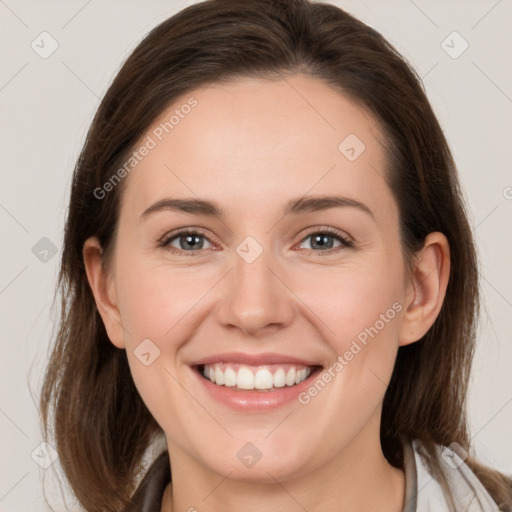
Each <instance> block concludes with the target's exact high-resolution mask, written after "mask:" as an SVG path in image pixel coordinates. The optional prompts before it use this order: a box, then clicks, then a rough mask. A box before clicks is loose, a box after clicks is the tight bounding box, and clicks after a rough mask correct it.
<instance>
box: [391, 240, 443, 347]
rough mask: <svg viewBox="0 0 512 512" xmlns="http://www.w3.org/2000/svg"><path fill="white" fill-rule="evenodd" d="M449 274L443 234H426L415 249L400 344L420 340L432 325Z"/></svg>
mask: <svg viewBox="0 0 512 512" xmlns="http://www.w3.org/2000/svg"><path fill="white" fill-rule="evenodd" d="M449 277H450V247H449V244H448V240H447V238H446V236H445V235H443V234H442V233H439V232H435V233H430V234H429V235H428V236H427V237H426V238H425V243H424V245H423V248H422V249H421V250H420V251H419V252H418V254H417V255H416V258H415V261H414V267H413V269H412V272H411V274H410V283H409V289H408V291H407V297H406V301H405V306H406V307H405V308H404V309H405V313H404V316H403V320H402V325H401V329H400V345H409V344H410V343H413V342H415V341H418V340H419V339H421V338H422V337H423V336H424V335H425V334H426V333H427V331H428V330H429V329H430V327H431V326H432V325H433V324H434V322H435V320H436V318H437V316H438V315H439V312H440V311H441V307H442V305H443V302H444V298H445V295H446V288H447V286H448V280H449Z"/></svg>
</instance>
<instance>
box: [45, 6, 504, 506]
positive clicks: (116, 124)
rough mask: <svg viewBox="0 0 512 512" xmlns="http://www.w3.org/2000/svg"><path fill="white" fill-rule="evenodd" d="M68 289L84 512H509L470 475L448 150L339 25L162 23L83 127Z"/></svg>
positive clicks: (420, 107)
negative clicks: (153, 453)
mask: <svg viewBox="0 0 512 512" xmlns="http://www.w3.org/2000/svg"><path fill="white" fill-rule="evenodd" d="M304 244H306V247H304ZM194 245H197V247H195V246H194ZM60 284H61V287H62V290H63V292H64V293H63V295H62V297H63V309H62V311H63V313H62V318H61V323H60V330H59V333H58V336H57V340H56V344H55V348H54V351H53V354H52V356H51V360H50V363H49V367H48V372H47V375H46V380H45V383H44V389H43V394H42V397H41V407H42V409H41V414H42V417H43V420H44V428H45V432H46V433H47V432H48V431H49V426H50V425H51V426H52V427H53V430H54V436H55V441H54V444H55V445H56V448H57V450H58V453H59V457H60V462H61V465H62V467H63V468H64V470H65V473H66V476H67V478H68V480H69V482H70V485H71V487H72V489H73V491H74V493H75V495H76V496H77V498H78V500H79V502H80V503H81V505H82V506H83V507H84V508H85V510H88V511H89V510H90V511H93V510H103V511H107V510H108V511H111V510H112V511H113V510H125V511H134V510H144V511H149V510H155V511H158V510H161V511H163V512H170V511H177V510H199V511H203V510H209V511H217V510H235V509H243V510H249V511H250V510H262V509H266V510H287V511H290V510H308V511H314V510H319V509H322V510H323V511H325V510H350V511H359V510H364V511H367V510H379V511H407V512H412V511H417V512H424V511H426V510H443V511H444V510H457V511H459V510H465V511H466V510H479V511H488V510H512V491H511V482H510V480H509V479H507V478H506V477H505V476H504V475H501V474H500V473H498V472H496V471H493V470H492V469H490V468H487V467H484V466H482V465H481V464H479V463H478V462H477V461H476V460H475V459H473V458H472V457H470V456H468V452H469V451H470V446H469V435H468V431H467V426H466V410H465V402H466V394H467V384H468V377H469V370H470V366H471V360H472V354H473V348H474V341H475V320H476V315H477V313H478V286H477V263H476V257H475V250H474V245H473V241H472V237H471V229H470V227H469V225H468V221H467V218H466V214H465V209H464V205H463V202H462V199H461V193H460V190H459V185H458V181H457V175H456V170H455V166H454V163H453V160H452V157H451V154H450V151H449V148H448V146H447V143H446V140H445V137H444V135H443V132H442V130H441V128H440V126H439V124H438V122H437V120H436V118H435V116H434V114H433V112H432V109H431V107H430V105H429V102H428V100H427V98H426V96H425V94H424V92H423V90H422V88H421V86H420V83H419V80H418V78H417V77H416V75H415V73H414V71H413V70H411V68H410V67H409V66H408V65H407V64H406V63H405V61H404V60H403V58H402V57H401V56H400V55H398V53H397V52H396V50H394V48H393V47H391V46H390V45H389V43H387V42H386V41H385V40H384V39H383V38H382V36H380V35H379V34H378V33H377V32H375V31H374V30H373V29H371V28H370V27H368V26H366V25H364V24H363V23H361V22H360V21H358V20H356V19H355V18H353V17H352V16H350V15H349V14H347V13H345V12H344V11H342V10H340V9H339V8H336V7H334V6H331V5H326V4H321V3H310V2H308V1H305V0H280V1H277V2H276V1H270V0H257V1H254V2H243V1H239V0H234V1H226V0H212V1H207V2H201V3H198V4H195V5H192V6H190V7H188V8H186V9H184V10H183V11H181V12H179V13H178V14H177V15H175V16H173V17H172V18H170V19H168V20H167V21H165V22H164V23H162V24H161V25H159V26H158V27H156V28H155V29H154V30H153V31H152V32H151V33H150V34H149V35H148V36H147V37H146V38H145V39H144V40H143V41H142V42H141V43H140V44H139V46H138V47H137V48H136V49H135V51H134V52H133V53H132V55H131V56H130V57H129V58H128V59H127V61H126V62H125V64H124V65H123V67H122V69H121V70H120V72H119V73H118V75H117V77H116V79H115V80H114V82H113V84H112V85H111V87H110V89H109V90H108V92H107V94H106V96H105V98H104V99H103V101H102V104H101V105H100V107H99V109H98V112H97V114H96V116H95V119H94V121H93V123H92V126H91V128H90V130H89V134H88V137H87V141H86V143H85V146H84V149H83V151H82V153H81V155H80V158H79V161H78V163H77V166H76V169H75V174H74V180H73V186H72V192H71V198H70V206H69V214H68V219H67V224H66V232H65V241H64V250H63V255H62V266H61V273H60ZM162 436H163V438H164V439H165V449H164V450H163V452H162V453H161V454H160V455H159V456H158V457H157V459H156V460H155V461H154V462H153V464H152V466H151V468H150V469H149V471H148V472H147V473H146V474H145V478H144V480H143V481H142V482H139V480H140V477H141V476H143V475H142V474H143V469H144V463H143V461H144V456H145V455H147V453H148V449H149V448H150V446H152V443H153V442H154V441H157V440H158V439H159V438H160V439H161V438H162ZM171 475H172V480H171ZM136 488H137V489H136ZM135 489H136V490H135ZM134 491H135V492H134Z"/></svg>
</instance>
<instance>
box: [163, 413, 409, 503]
mask: <svg viewBox="0 0 512 512" xmlns="http://www.w3.org/2000/svg"><path fill="white" fill-rule="evenodd" d="M375 426H377V427H378V426H379V424H378V422H377V425H367V427H368V428H367V429H365V430H363V431H361V432H360V433H359V435H357V436H356V437H355V438H354V439H352V441H351V442H350V443H349V444H348V445H347V446H346V447H344V448H343V450H341V451H340V452H337V453H333V456H332V457H331V458H330V459H329V460H327V461H326V462H325V463H324V464H323V465H322V466H320V467H315V468H311V470H310V471H308V472H307V473H301V474H300V475H298V476H294V477H291V478H289V479H286V480H281V481H277V480H276V479H274V478H272V477H271V476H270V472H269V479H267V481H266V482H265V483H262V482H260V481H258V482H256V481H255V482H247V481H241V480H236V479H233V478H230V477H229V474H227V475H220V474H218V473H216V472H214V471H212V470H210V469H208V468H205V467H204V466H203V465H201V464H199V463H198V462H197V460H194V459H192V458H191V457H190V456H188V455H187V454H186V453H185V452H183V451H180V449H179V448H178V447H175V446H170V449H169V455H170V460H171V467H172V469H173V472H172V475H173V476H172V480H173V482H172V487H171V484H169V485H168V487H167V489H166V491H165V494H164V498H163V503H162V512H173V511H178V510H186V511H191V512H193V511H194V510H197V511H200V512H220V511H224V512H226V511H228V512H230V511H235V510H241V509H242V510H244V512H256V511H261V510H272V511H276V512H281V511H283V512H285V511H286V512H290V511H297V512H303V511H304V510H307V511H308V512H320V511H321V512H331V511H332V512H335V511H336V512H339V511H340V510H349V511H351V512H363V511H365V512H368V511H369V510H379V512H388V511H389V512H400V511H401V510H402V507H403V502H404V495H405V477H404V473H403V471H401V470H399V469H396V468H394V467H393V466H391V465H390V464H389V463H388V462H387V460H386V458H385V457H384V455H383V453H382V449H381V446H380V440H379V436H378V428H377V430H376V429H375Z"/></svg>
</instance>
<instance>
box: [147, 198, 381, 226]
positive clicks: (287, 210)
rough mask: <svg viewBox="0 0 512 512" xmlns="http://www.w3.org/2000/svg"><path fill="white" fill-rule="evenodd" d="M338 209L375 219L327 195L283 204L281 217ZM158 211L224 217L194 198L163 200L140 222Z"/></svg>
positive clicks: (216, 208)
mask: <svg viewBox="0 0 512 512" xmlns="http://www.w3.org/2000/svg"><path fill="white" fill-rule="evenodd" d="M339 207H351V208H357V209H359V210H361V211H363V212H365V213H367V214H368V215H370V217H372V218H373V219H375V216H374V214H373V212H372V211H371V210H370V208H368V206H366V205H365V204H364V203H361V202H360V201H356V200H355V199H351V198H348V197H341V196H327V195H325V196H324V195H322V196H307V197H299V198H296V199H291V200H290V201H288V202H287V203H286V204H285V207H284V210H283V215H284V216H287V215H300V214H305V213H310V212H318V211H323V210H328V209H330V208H339ZM160 211H175V212H182V213H189V214H191V215H198V216H201V215H202V216H207V217H219V218H220V219H223V218H224V217H225V212H224V210H223V209H222V208H221V207H220V205H219V204H217V203H215V202H214V201H207V200H204V199H195V198H165V199H161V200H160V201H157V202H156V203H154V204H152V205H151V206H150V207H149V208H148V209H147V210H145V211H144V213H142V215H141V220H142V219H143V218H145V217H147V216H149V215H150V214H152V213H155V212H160Z"/></svg>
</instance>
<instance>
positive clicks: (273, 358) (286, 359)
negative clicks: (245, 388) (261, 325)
mask: <svg viewBox="0 0 512 512" xmlns="http://www.w3.org/2000/svg"><path fill="white" fill-rule="evenodd" d="M214 363H234V364H246V365H248V366H263V365H266V364H296V365H302V366H320V364H319V363H318V362H315V361H311V360H307V359H298V358H296V357H290V356H287V355H284V354H276V353H272V352H266V353H262V354H245V353H242V352H223V353H222V354H214V355H211V356H208V357H203V358H201V359H198V360H197V361H194V362H192V363H190V366H199V365H205V364H214Z"/></svg>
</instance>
